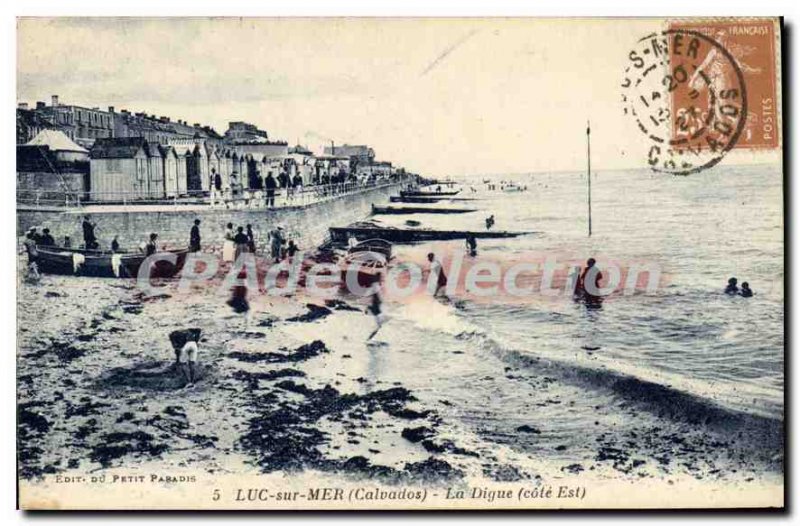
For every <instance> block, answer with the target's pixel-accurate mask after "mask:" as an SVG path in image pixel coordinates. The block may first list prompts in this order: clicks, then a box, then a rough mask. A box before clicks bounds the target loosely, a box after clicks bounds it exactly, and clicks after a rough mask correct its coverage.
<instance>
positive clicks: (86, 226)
mask: <svg viewBox="0 0 800 526" xmlns="http://www.w3.org/2000/svg"><path fill="white" fill-rule="evenodd" d="M81 227H82V228H83V243H84V246H85V247H86V249H87V250H94V249H96V248H97V247H98V246H99V244H98V243H97V238H96V237H95V235H94V229H95V227H96V225H95V224H94V223H92V222H91V221H89V216H88V215H87V216H84V217H83V223H82V224H81Z"/></svg>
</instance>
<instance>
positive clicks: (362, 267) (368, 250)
mask: <svg viewBox="0 0 800 526" xmlns="http://www.w3.org/2000/svg"><path fill="white" fill-rule="evenodd" d="M390 259H392V244H391V243H389V242H388V241H386V240H384V239H377V238H375V239H367V240H365V241H361V242H360V243H358V244H356V245H354V246H352V247H350V248H349V249H348V251H347V256H345V259H344V263H345V267H344V268H343V269H342V283H344V284H347V273H348V272H356V276H357V279H358V284H359V285H360V286H362V287H369V286H370V285H372V284H373V283H375V282H377V281H380V279H381V274H383V273H384V272H385V271H386V267H387V265H388V264H389V260H390Z"/></svg>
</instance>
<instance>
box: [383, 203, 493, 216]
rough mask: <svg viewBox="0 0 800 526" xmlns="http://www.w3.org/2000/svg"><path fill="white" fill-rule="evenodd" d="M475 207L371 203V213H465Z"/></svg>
mask: <svg viewBox="0 0 800 526" xmlns="http://www.w3.org/2000/svg"><path fill="white" fill-rule="evenodd" d="M477 211H478V209H477V208H436V207H432V206H431V207H427V206H375V205H372V214H373V215H395V214H467V213H469V212H477Z"/></svg>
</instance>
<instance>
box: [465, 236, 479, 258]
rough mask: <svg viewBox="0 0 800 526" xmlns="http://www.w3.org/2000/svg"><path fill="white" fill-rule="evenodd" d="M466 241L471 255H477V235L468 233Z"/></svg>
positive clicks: (468, 252)
mask: <svg viewBox="0 0 800 526" xmlns="http://www.w3.org/2000/svg"><path fill="white" fill-rule="evenodd" d="M465 243H466V245H467V254H469V255H470V256H471V257H475V256H476V255H477V254H478V240H477V239H475V235H474V234H467V239H466V241H465Z"/></svg>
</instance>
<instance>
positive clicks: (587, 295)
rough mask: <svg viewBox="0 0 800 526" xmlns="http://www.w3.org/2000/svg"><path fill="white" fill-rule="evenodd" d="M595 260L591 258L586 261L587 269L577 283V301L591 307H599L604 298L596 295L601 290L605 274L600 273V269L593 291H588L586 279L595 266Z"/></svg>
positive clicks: (596, 275) (575, 292)
mask: <svg viewBox="0 0 800 526" xmlns="http://www.w3.org/2000/svg"><path fill="white" fill-rule="evenodd" d="M595 263H596V261H595V259H594V258H589V259H588V260H586V268H584V269H583V272H581V275H580V276H579V277H578V280H577V281H576V282H575V291H574V297H575V299H576V300H577V301H583V302H584V303H586V304H589V305H599V304H600V303H601V302H602V301H603V297H602V296H600V295H598V294H596V292H597V291H599V290H600V281H601V280H602V279H603V273H602V272H600V270H599V269H596V270H595V271H594V272H596V274H595V277H594V287H593V288H592V290H587V289H586V278H587V277H588V274H589V272H590V271H592V270H591V269H592V268H594V266H595Z"/></svg>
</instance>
